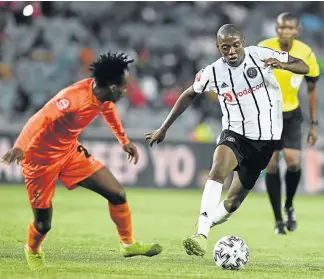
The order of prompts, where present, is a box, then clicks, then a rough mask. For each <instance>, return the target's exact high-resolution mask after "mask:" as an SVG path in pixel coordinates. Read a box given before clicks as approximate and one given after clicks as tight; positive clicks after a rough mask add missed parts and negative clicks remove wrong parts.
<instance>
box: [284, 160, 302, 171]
mask: <svg viewBox="0 0 324 279" xmlns="http://www.w3.org/2000/svg"><path fill="white" fill-rule="evenodd" d="M300 169H301V164H300V163H298V162H297V163H294V164H291V165H288V166H287V170H288V171H291V172H297V171H299V170H300Z"/></svg>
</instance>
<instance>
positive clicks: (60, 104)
mask: <svg viewBox="0 0 324 279" xmlns="http://www.w3.org/2000/svg"><path fill="white" fill-rule="evenodd" d="M56 106H57V108H58V109H59V110H61V111H63V110H66V109H67V108H68V107H69V106H70V101H69V100H68V99H59V100H57V101H56Z"/></svg>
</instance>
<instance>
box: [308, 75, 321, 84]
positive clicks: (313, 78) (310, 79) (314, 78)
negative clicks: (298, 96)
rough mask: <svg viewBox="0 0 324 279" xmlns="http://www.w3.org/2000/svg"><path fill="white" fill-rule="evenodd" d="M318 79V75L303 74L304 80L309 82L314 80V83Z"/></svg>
mask: <svg viewBox="0 0 324 279" xmlns="http://www.w3.org/2000/svg"><path fill="white" fill-rule="evenodd" d="M318 79H319V76H317V77H309V76H305V80H306V81H310V82H314V83H316V82H317V81H318Z"/></svg>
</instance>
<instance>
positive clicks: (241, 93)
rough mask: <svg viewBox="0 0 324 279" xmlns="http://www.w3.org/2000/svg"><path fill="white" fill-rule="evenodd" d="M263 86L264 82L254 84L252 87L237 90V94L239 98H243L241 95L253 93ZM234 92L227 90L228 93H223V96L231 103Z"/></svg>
mask: <svg viewBox="0 0 324 279" xmlns="http://www.w3.org/2000/svg"><path fill="white" fill-rule="evenodd" d="M263 87H264V82H261V83H260V84H258V85H256V86H253V87H251V88H245V89H244V90H243V91H240V92H236V94H235V95H236V97H237V98H241V97H244V96H245V95H248V94H251V93H252V92H255V91H258V90H259V89H261V88H263ZM233 94H234V93H232V92H227V93H224V94H222V96H223V97H225V99H226V101H227V102H229V103H231V102H233V99H234V96H233Z"/></svg>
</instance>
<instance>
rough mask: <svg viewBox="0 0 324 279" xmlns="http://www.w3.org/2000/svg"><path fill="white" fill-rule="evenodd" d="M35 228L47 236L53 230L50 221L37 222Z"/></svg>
mask: <svg viewBox="0 0 324 279" xmlns="http://www.w3.org/2000/svg"><path fill="white" fill-rule="evenodd" d="M34 226H35V228H36V230H37V231H38V232H39V233H40V234H43V235H44V234H47V233H48V232H49V231H50V230H51V227H52V225H51V222H50V221H35V223H34Z"/></svg>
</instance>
